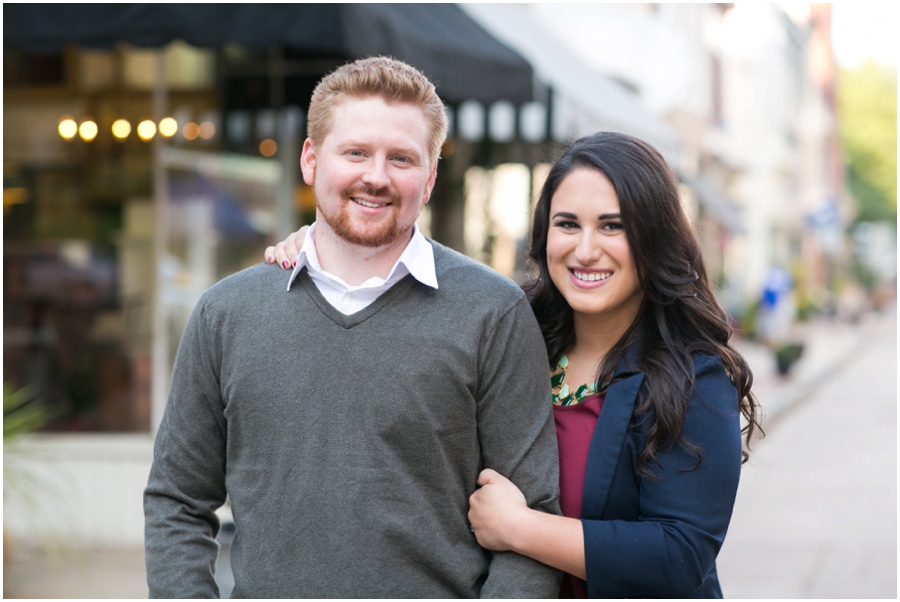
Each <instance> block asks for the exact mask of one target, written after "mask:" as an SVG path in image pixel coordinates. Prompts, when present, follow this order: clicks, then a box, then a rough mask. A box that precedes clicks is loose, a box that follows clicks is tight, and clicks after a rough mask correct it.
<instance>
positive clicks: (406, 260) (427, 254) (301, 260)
mask: <svg viewBox="0 0 900 602" xmlns="http://www.w3.org/2000/svg"><path fill="white" fill-rule="evenodd" d="M315 232H316V224H315V223H313V225H312V226H310V228H309V231H308V232H307V233H306V238H305V239H304V241H303V245H302V246H301V247H300V253H299V254H298V255H297V265H295V266H294V271H293V272H291V277H290V279H289V280H288V285H287V290H291V285H292V284H293V283H294V280H295V279H296V278H297V275H299V274H300V271H301V270H302V269H303V268H304V267H307V268H309V269H310V270H315V271H316V272H318V273H320V274H326V275H328V276H329V277H330V278H332V279H336V280H338V281H340V282H343V281H342V280H341V279H340V278H338V277H337V276H335V275H333V274H329V273H328V272H326V271H325V270H323V269H322V266H321V265H320V264H319V255H318V253H317V252H316V240H315V239H316V237H315ZM401 266H403V268H405V270H401ZM398 270H400V271H401V272H408V273H410V274H412V276H413V278H415V279H416V280H418V281H419V282H421V283H422V284H424V285H426V286H430V287H431V288H435V289H436V288H438V282H437V273H436V270H435V267H434V247H432V246H431V243H429V242H428V239H426V238H425V236H424V235H423V234H422V233H421V232H420V231H419V225H418V224H414V225H413V235H412V238H411V239H410V241H409V243H408V244H407V245H406V248H405V249H403V253H401V254H400V257H399V258H398V259H397V263H395V264H394V267H392V268H391V271H390V272H389V273H388V277H387V279H385V280H384V281H381V282H379V283H378V284H381V283H383V282H391V281H392V280H393V279H394V278H395V276H397V275H398ZM403 275H404V276H405V275H406V274H405V273H404V274H403ZM375 280H378V281H380V280H381V279H380V278H375ZM397 280H399V278H397ZM366 282H368V281H366ZM345 284H346V283H345ZM392 284H393V283H392ZM376 285H377V284H376ZM348 286H349V285H348ZM362 286H366V284H363V285H362Z"/></svg>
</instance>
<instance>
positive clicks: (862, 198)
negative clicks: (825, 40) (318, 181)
mask: <svg viewBox="0 0 900 602" xmlns="http://www.w3.org/2000/svg"><path fill="white" fill-rule="evenodd" d="M838 102H839V104H840V119H841V139H842V141H843V145H844V151H845V155H846V157H845V158H846V160H847V163H848V167H849V169H848V176H849V182H848V184H849V186H850V192H851V193H852V194H853V197H854V198H855V199H856V201H857V202H858V203H859V209H860V214H859V216H858V217H857V221H888V222H893V223H896V220H897V70H896V68H892V69H888V68H885V67H881V66H879V65H877V64H875V63H873V62H866V63H863V64H862V65H861V66H859V67H857V68H855V69H841V70H840V79H839V80H838Z"/></svg>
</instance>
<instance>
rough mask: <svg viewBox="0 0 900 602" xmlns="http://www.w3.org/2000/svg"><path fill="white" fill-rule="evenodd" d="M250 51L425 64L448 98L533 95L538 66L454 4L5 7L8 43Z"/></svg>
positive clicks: (27, 47)
mask: <svg viewBox="0 0 900 602" xmlns="http://www.w3.org/2000/svg"><path fill="white" fill-rule="evenodd" d="M177 39H181V40H184V41H185V42H187V43H188V44H190V45H192V46H198V47H203V48H218V47H221V46H223V45H225V44H228V43H234V44H238V45H240V46H244V47H247V48H267V47H269V46H271V45H274V44H280V45H283V46H285V47H287V48H291V49H293V50H295V51H300V52H309V53H311V54H328V55H342V56H346V57H348V58H350V59H355V58H361V57H364V56H372V55H389V56H393V57H394V58H397V59H400V60H403V61H406V62H407V63H409V64H411V65H414V66H415V67H417V68H419V69H421V70H422V71H423V72H424V73H425V74H426V75H427V76H428V77H429V78H430V79H431V80H432V81H434V82H435V84H437V86H438V93H439V94H440V95H441V98H442V99H443V100H444V101H445V102H451V103H455V102H461V101H463V100H466V99H469V98H474V99H476V100H479V101H481V102H484V103H491V102H494V101H496V100H500V99H506V100H510V101H512V102H514V103H522V102H526V101H529V100H531V99H532V90H533V83H532V69H531V66H530V65H529V63H528V62H527V61H526V60H525V59H524V58H522V57H521V56H520V55H519V54H517V53H516V52H514V51H513V50H510V49H509V48H507V47H506V46H504V45H503V44H501V43H500V42H498V41H497V40H496V39H494V38H493V37H492V36H491V35H490V34H489V33H487V32H486V31H485V30H484V29H483V28H482V27H481V26H480V25H478V24H477V23H476V22H475V21H473V20H472V19H471V18H470V17H468V16H467V15H466V14H465V13H463V12H462V11H461V10H460V9H459V8H458V7H457V6H455V5H453V4H4V5H3V48H4V50H11V49H21V50H24V51H26V52H32V53H50V52H58V51H59V50H60V49H62V48H64V47H65V46H67V45H69V44H74V45H77V46H81V47H84V48H111V47H113V46H115V45H116V44H118V43H120V42H127V43H129V44H132V45H134V46H138V47H143V48H147V47H160V46H164V45H166V44H168V43H169V42H172V41H174V40H177Z"/></svg>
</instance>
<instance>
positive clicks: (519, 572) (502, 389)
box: [477, 299, 561, 598]
mask: <svg viewBox="0 0 900 602" xmlns="http://www.w3.org/2000/svg"><path fill="white" fill-rule="evenodd" d="M479 361H480V376H479V386H478V396H477V401H478V416H477V420H478V435H479V440H480V443H481V454H482V462H483V466H484V467H485V468H492V469H494V470H496V471H497V472H499V473H500V474H502V475H504V476H506V477H508V478H509V479H510V480H511V481H513V482H514V483H515V484H516V485H517V486H518V487H519V489H521V490H522V493H523V494H524V495H525V499H526V500H527V502H528V505H529V506H530V507H531V508H534V509H537V510H541V511H544V512H549V513H552V514H559V513H560V511H559V500H558V498H559V458H558V450H557V446H556V430H555V428H554V425H553V414H552V408H551V404H550V379H549V376H548V375H549V372H548V365H549V363H548V361H547V352H546V349H545V347H544V341H543V338H542V337H541V333H540V329H539V328H538V325H537V322H536V320H535V318H534V314H533V313H532V311H531V308H530V307H529V305H528V303H527V301H525V300H524V299H522V300H520V301H519V302H518V303H517V304H516V305H515V306H514V307H513V308H512V309H511V310H510V311H508V312H507V313H506V314H505V315H504V316H503V317H502V318H501V319H500V320H499V322H498V324H497V325H496V327H495V328H494V329H493V331H491V332H487V333H485V335H484V339H483V340H482V345H481V349H480V352H479ZM560 578H561V573H560V572H559V571H557V570H556V569H553V568H550V567H548V566H546V565H544V564H541V563H539V562H537V561H535V560H532V559H530V558H527V557H525V556H521V555H519V554H515V553H513V552H499V553H498V552H493V553H492V557H491V564H490V569H489V573H488V578H487V580H486V581H485V583H484V586H483V587H482V590H481V597H483V598H539V597H545V598H556V597H557V596H558V594H559V583H560Z"/></svg>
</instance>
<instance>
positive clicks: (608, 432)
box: [581, 373, 644, 519]
mask: <svg viewBox="0 0 900 602" xmlns="http://www.w3.org/2000/svg"><path fill="white" fill-rule="evenodd" d="M643 381H644V375H643V374H641V373H638V374H634V375H632V376H629V377H628V378H625V379H622V380H620V381H618V382H616V383H614V384H612V385H610V386H609V388H608V389H607V390H606V399H605V401H604V402H603V410H601V412H600V419H599V420H598V421H597V428H596V429H594V436H593V437H591V447H590V450H589V452H588V461H587V468H586V470H585V479H584V491H583V493H582V495H581V515H582V516H584V517H590V518H594V519H597V518H600V516H601V514H602V513H603V508H604V506H606V499H607V497H608V496H609V487H610V485H611V484H612V480H613V475H614V474H615V472H616V465H617V464H618V462H619V454H620V453H621V450H622V442H623V441H624V440H625V432H626V431H627V430H628V424H629V423H630V422H631V415H632V413H633V412H634V402H635V399H637V394H638V390H639V389H640V387H641V383H642V382H643Z"/></svg>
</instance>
